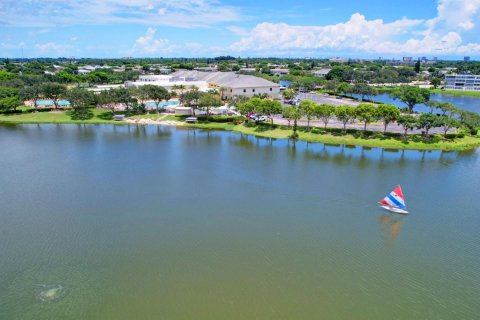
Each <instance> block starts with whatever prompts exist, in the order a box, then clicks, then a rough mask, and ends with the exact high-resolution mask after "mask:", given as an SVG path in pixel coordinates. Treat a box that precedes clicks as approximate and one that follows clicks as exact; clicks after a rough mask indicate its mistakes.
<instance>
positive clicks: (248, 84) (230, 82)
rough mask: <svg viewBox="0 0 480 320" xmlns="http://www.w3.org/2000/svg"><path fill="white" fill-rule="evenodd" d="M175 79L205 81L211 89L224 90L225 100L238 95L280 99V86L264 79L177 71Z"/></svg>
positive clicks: (229, 74)
mask: <svg viewBox="0 0 480 320" xmlns="http://www.w3.org/2000/svg"><path fill="white" fill-rule="evenodd" d="M172 76H173V77H180V78H185V79H195V80H197V81H205V82H206V83H207V84H208V88H209V89H216V90H219V89H221V88H223V89H224V90H219V91H222V93H223V98H231V97H233V96H236V95H240V96H247V97H252V96H254V95H256V94H267V95H269V96H271V97H272V98H275V99H278V98H280V85H279V84H278V83H275V82H271V81H268V80H265V79H263V78H259V77H255V76H251V75H245V74H237V73H235V72H199V71H188V70H184V71H177V72H175V73H173V74H172Z"/></svg>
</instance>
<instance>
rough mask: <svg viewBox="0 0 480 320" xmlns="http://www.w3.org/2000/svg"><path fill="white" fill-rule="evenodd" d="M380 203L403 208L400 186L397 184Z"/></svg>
mask: <svg viewBox="0 0 480 320" xmlns="http://www.w3.org/2000/svg"><path fill="white" fill-rule="evenodd" d="M380 204H383V205H386V206H389V207H393V208H400V209H405V208H406V206H405V198H404V196H403V192H402V187H400V186H397V187H396V188H395V189H394V190H393V191H392V192H390V193H389V194H388V195H387V196H386V197H385V198H383V200H382V201H380Z"/></svg>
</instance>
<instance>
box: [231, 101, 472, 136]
mask: <svg viewBox="0 0 480 320" xmlns="http://www.w3.org/2000/svg"><path fill="white" fill-rule="evenodd" d="M431 107H432V112H430V113H422V114H409V113H402V112H401V110H400V109H399V108H398V107H396V106H394V105H392V104H379V105H378V106H376V105H373V104H369V103H361V104H359V105H358V106H356V107H353V106H349V105H343V106H337V107H336V106H333V105H329V104H317V103H315V102H314V101H311V100H303V101H301V102H300V103H299V104H298V106H293V105H289V106H285V107H282V105H281V104H280V103H279V102H278V101H273V100H269V99H260V98H251V99H249V100H248V101H246V102H241V103H238V104H237V106H236V108H237V110H238V111H239V112H240V114H241V115H242V116H247V115H248V114H250V113H255V114H257V115H264V116H266V117H267V118H268V119H270V120H271V123H273V117H274V116H275V115H282V116H283V118H284V119H286V120H287V122H288V127H289V128H290V127H291V123H292V122H294V130H296V126H297V121H298V120H300V119H305V120H306V122H307V126H306V130H307V131H310V129H311V126H310V123H311V121H312V120H320V121H321V122H322V123H323V125H324V128H327V125H328V124H329V123H330V121H332V120H333V119H336V120H337V121H339V122H341V123H342V125H343V132H344V133H345V132H346V131H347V124H349V123H353V122H355V121H359V122H361V123H363V130H364V131H366V130H367V125H368V124H370V123H373V122H377V121H381V122H382V123H383V132H384V134H385V133H386V132H387V129H388V126H389V125H390V124H393V123H396V124H398V125H399V126H401V127H402V128H403V130H404V136H405V137H406V136H407V134H408V131H409V130H413V129H421V130H422V131H423V134H424V135H425V136H426V137H428V136H429V135H430V131H431V129H432V128H442V129H443V132H444V135H445V136H446V135H447V133H448V131H449V130H451V129H452V128H466V129H468V130H469V131H470V132H471V134H476V133H477V128H478V127H480V116H479V115H478V114H476V113H474V112H468V111H464V110H460V109H458V108H456V107H455V106H454V105H452V104H449V103H448V104H446V103H440V102H433V101H432V103H431ZM434 109H437V110H439V111H440V112H441V113H434V112H433V110H434Z"/></svg>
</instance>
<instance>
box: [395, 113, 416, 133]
mask: <svg viewBox="0 0 480 320" xmlns="http://www.w3.org/2000/svg"><path fill="white" fill-rule="evenodd" d="M397 123H398V124H399V125H401V126H402V128H403V130H404V134H403V136H404V137H405V138H407V133H408V130H413V129H415V128H416V126H417V118H416V117H414V116H412V115H410V114H402V115H400V116H399V117H398V120H397Z"/></svg>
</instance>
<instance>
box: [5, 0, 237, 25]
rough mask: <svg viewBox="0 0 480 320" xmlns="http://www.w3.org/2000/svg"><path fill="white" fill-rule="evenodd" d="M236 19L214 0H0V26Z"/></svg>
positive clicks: (229, 8) (199, 22)
mask: <svg viewBox="0 0 480 320" xmlns="http://www.w3.org/2000/svg"><path fill="white" fill-rule="evenodd" d="M240 19H241V15H240V13H239V12H238V10H237V9H236V8H235V7H232V6H226V5H222V4H221V3H220V2H219V1H218V0H163V1H161V0H102V1H97V0H2V1H0V25H2V24H4V25H12V26H27V27H39V26H40V27H45V26H55V25H72V24H82V25H85V24H108V23H138V24H149V25H166V26H175V27H181V28H193V27H209V26H212V25H216V24H221V23H225V22H232V21H239V20H240Z"/></svg>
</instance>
